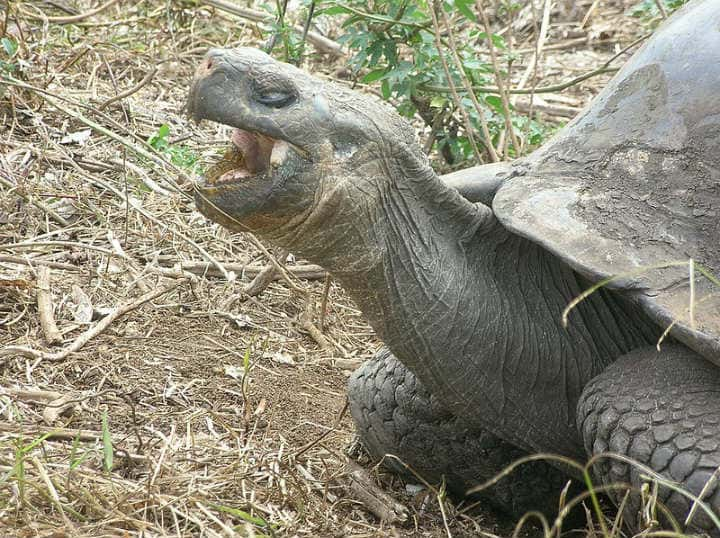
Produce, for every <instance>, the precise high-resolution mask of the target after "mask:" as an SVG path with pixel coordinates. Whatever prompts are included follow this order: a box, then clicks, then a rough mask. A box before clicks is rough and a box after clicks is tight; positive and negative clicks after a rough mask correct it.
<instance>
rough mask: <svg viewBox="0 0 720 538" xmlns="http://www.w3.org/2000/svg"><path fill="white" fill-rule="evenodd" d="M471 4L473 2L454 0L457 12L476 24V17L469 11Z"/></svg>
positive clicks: (469, 0)
mask: <svg viewBox="0 0 720 538" xmlns="http://www.w3.org/2000/svg"><path fill="white" fill-rule="evenodd" d="M472 4H473V0H455V7H456V8H457V10H458V11H459V12H460V13H462V14H463V15H464V16H465V18H467V19H468V20H471V21H473V22H477V17H476V16H475V13H473V12H472V10H471V9H470V6H471V5H472Z"/></svg>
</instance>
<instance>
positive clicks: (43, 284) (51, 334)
mask: <svg viewBox="0 0 720 538" xmlns="http://www.w3.org/2000/svg"><path fill="white" fill-rule="evenodd" d="M37 304H38V315H39V316H40V326H41V327H42V330H43V334H44V335H45V341H46V342H47V343H48V344H50V345H55V344H60V343H62V341H63V337H62V334H60V330H59V329H58V327H57V324H56V323H55V316H54V315H53V302H52V293H51V291H50V268H49V267H47V266H40V267H38V268H37Z"/></svg>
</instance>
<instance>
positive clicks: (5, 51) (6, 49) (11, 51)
mask: <svg viewBox="0 0 720 538" xmlns="http://www.w3.org/2000/svg"><path fill="white" fill-rule="evenodd" d="M0 45H1V46H2V55H1V56H0V71H5V72H6V73H12V72H13V71H16V70H17V64H16V63H13V62H11V60H12V59H13V57H14V56H15V53H16V52H17V50H18V44H17V41H15V40H14V39H12V38H10V37H3V38H2V39H0Z"/></svg>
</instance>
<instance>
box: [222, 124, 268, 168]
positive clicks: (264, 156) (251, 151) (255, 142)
mask: <svg viewBox="0 0 720 538" xmlns="http://www.w3.org/2000/svg"><path fill="white" fill-rule="evenodd" d="M231 138H232V143H233V144H235V146H237V147H238V149H239V150H240V151H241V152H242V154H243V157H244V158H245V167H246V169H247V170H248V172H250V173H251V174H257V173H259V172H264V171H265V170H266V169H267V166H268V162H270V154H271V153H272V148H273V145H274V143H275V141H274V140H272V139H270V138H267V137H265V136H263V135H260V134H255V133H250V132H248V131H243V130H242V129H235V130H234V131H233V133H232V137H231Z"/></svg>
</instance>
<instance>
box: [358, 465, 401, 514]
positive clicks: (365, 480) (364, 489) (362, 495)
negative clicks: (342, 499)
mask: <svg viewBox="0 0 720 538" xmlns="http://www.w3.org/2000/svg"><path fill="white" fill-rule="evenodd" d="M345 470H346V472H347V478H348V481H349V482H350V484H349V486H350V491H351V492H352V493H353V494H354V495H355V496H356V497H357V499H358V500H359V501H361V502H362V503H363V504H364V505H365V508H367V509H368V510H370V512H372V513H373V514H375V515H376V516H377V517H378V519H380V521H383V522H384V523H387V524H389V525H394V524H402V523H405V522H406V521H407V520H408V509H407V508H406V507H405V506H404V505H402V504H401V503H399V502H398V501H396V500H395V499H393V498H392V497H391V496H390V495H388V494H387V493H385V492H384V491H383V490H382V489H381V488H379V487H378V486H377V485H376V484H375V482H374V481H373V479H372V478H371V477H370V475H369V474H368V472H367V471H366V470H365V469H363V468H362V467H360V466H359V465H358V464H357V463H354V462H352V461H348V463H347V465H346V467H345Z"/></svg>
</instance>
